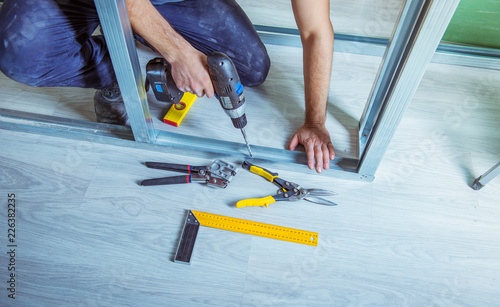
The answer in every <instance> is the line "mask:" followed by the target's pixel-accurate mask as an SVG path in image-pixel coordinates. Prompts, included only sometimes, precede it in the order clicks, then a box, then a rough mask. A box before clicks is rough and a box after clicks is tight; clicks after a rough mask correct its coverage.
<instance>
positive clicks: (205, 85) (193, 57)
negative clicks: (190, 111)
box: [170, 47, 214, 98]
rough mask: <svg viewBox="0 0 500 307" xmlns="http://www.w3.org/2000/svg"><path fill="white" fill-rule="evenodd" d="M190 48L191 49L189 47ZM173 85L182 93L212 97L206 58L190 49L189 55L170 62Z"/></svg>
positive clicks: (212, 88) (212, 92) (212, 91)
mask: <svg viewBox="0 0 500 307" xmlns="http://www.w3.org/2000/svg"><path fill="white" fill-rule="evenodd" d="M191 48H192V47H191ZM170 65H171V66H172V78H173V79H174V82H175V85H177V87H178V88H179V90H181V91H183V92H190V93H192V94H196V96H198V97H203V95H207V97H208V98H212V97H213V96H214V87H213V85H212V81H211V80H210V75H209V74H208V63H207V56H206V55H204V54H203V53H201V52H199V51H197V50H196V49H194V48H192V50H191V53H190V54H187V55H185V56H183V57H182V58H179V59H176V60H174V61H172V62H170Z"/></svg>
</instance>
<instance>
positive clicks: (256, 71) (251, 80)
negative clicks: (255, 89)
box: [239, 46, 271, 86]
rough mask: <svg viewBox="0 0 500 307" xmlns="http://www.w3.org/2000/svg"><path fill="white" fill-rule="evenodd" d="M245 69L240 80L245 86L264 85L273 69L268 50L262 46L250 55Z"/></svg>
mask: <svg viewBox="0 0 500 307" xmlns="http://www.w3.org/2000/svg"><path fill="white" fill-rule="evenodd" d="M246 61H247V62H246V64H245V65H244V69H242V71H241V72H240V73H239V74H240V79H241V82H242V83H243V85H245V86H257V85H259V84H261V83H263V82H264V81H265V80H266V78H267V75H268V73H269V69H270V68H271V60H270V58H269V55H268V54H267V51H266V48H265V47H264V46H262V47H261V48H257V49H256V50H254V52H252V53H250V55H249V58H248V59H247V60H246Z"/></svg>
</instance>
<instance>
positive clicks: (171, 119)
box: [163, 92, 197, 127]
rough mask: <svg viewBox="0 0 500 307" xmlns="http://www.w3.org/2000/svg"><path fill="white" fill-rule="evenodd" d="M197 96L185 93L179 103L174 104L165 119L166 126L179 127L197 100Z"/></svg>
mask: <svg viewBox="0 0 500 307" xmlns="http://www.w3.org/2000/svg"><path fill="white" fill-rule="evenodd" d="M196 97H197V96H196V95H194V94H191V93H189V92H186V93H184V95H183V96H182V98H181V100H180V101H179V103H176V104H173V105H172V106H171V107H170V110H168V112H167V114H165V117H164V118H163V122H164V123H165V124H169V125H172V126H174V127H179V125H180V123H181V122H182V120H183V119H184V116H186V114H187V112H188V111H189V109H190V108H191V105H192V104H193V102H194V101H195V100H196Z"/></svg>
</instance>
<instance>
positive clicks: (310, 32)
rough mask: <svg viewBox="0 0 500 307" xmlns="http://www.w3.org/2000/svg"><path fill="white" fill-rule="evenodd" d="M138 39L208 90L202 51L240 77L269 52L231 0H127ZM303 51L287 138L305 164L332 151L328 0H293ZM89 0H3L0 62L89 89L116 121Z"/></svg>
mask: <svg viewBox="0 0 500 307" xmlns="http://www.w3.org/2000/svg"><path fill="white" fill-rule="evenodd" d="M126 5H127V10H128V13H129V18H130V23H131V25H132V29H133V30H134V33H135V34H136V38H137V39H138V40H139V41H141V42H143V43H145V44H147V45H149V46H151V47H152V48H154V49H155V50H156V51H158V52H159V53H160V54H161V55H162V56H163V57H164V58H165V59H166V60H167V61H168V62H169V63H170V64H171V65H172V77H173V78H174V81H175V83H176V85H177V87H178V88H179V89H181V90H183V91H189V92H192V93H195V94H196V95H198V96H200V97H201V96H203V95H207V97H209V98H210V97H212V96H213V95H214V89H213V85H212V83H211V81H210V77H209V75H208V70H207V58H206V54H208V53H210V52H212V51H221V52H224V53H226V54H227V55H228V56H229V57H231V59H232V60H233V62H234V63H235V66H236V68H237V70H238V74H239V75H240V79H241V81H242V83H243V84H244V85H246V86H254V85H258V84H260V83H262V82H263V81H264V80H265V78H266V76H267V73H268V71H269V67H270V60H269V56H268V55H267V51H266V49H265V46H264V45H263V44H262V42H261V41H260V39H259V37H258V35H257V33H256V31H255V29H254V28H253V26H252V24H251V22H250V20H249V19H248V17H247V16H246V15H245V13H244V12H243V11H242V9H241V8H240V7H239V6H238V5H237V3H236V2H235V1H234V0H184V1H181V0H126ZM292 7H293V11H294V15H295V19H296V22H297V25H298V28H299V30H300V36H301V40H302V44H303V52H304V85H305V100H306V101H305V104H306V115H305V122H304V125H303V126H302V127H301V128H300V129H299V130H298V131H297V132H296V133H295V134H294V136H293V137H292V140H291V142H290V144H289V149H290V150H295V148H296V147H297V146H298V144H302V145H304V147H305V149H306V153H307V159H308V166H309V168H310V169H314V168H315V169H316V171H317V172H321V171H322V169H328V168H329V161H330V159H333V158H334V155H335V154H334V150H333V146H332V143H331V142H330V135H329V133H328V131H327V130H326V128H325V119H326V104H327V96H328V89H329V82H330V72H331V63H332V56H333V28H332V25H331V22H330V16H329V11H330V8H329V0H315V1H311V0H292ZM98 25H99V18H98V16H97V12H96V9H95V6H94V2H93V1H92V0H30V1H19V0H5V2H4V4H3V6H2V8H1V9H0V42H2V43H1V44H0V70H1V71H2V72H3V73H4V74H5V75H7V76H9V77H10V78H12V79H14V80H16V81H18V82H21V83H25V84H29V85H32V86H72V87H85V88H95V89H97V90H98V91H97V92H96V95H95V98H94V106H95V111H96V117H97V119H98V121H101V122H108V123H116V124H123V123H124V122H126V119H127V117H126V112H125V108H124V105H123V100H122V98H121V94H120V91H119V88H118V85H117V83H116V77H115V75H114V71H113V67H112V64H111V60H110V57H109V53H108V50H107V48H106V45H105V40H104V37H102V36H92V33H93V32H94V31H95V29H96V28H97V26H98Z"/></svg>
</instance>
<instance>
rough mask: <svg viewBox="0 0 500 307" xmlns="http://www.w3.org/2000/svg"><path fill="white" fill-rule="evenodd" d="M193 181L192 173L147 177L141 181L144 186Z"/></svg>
mask: <svg viewBox="0 0 500 307" xmlns="http://www.w3.org/2000/svg"><path fill="white" fill-rule="evenodd" d="M179 183H191V175H183V176H173V177H164V178H156V179H146V180H143V181H142V182H141V185H142V186H152V185H164V184H179Z"/></svg>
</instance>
